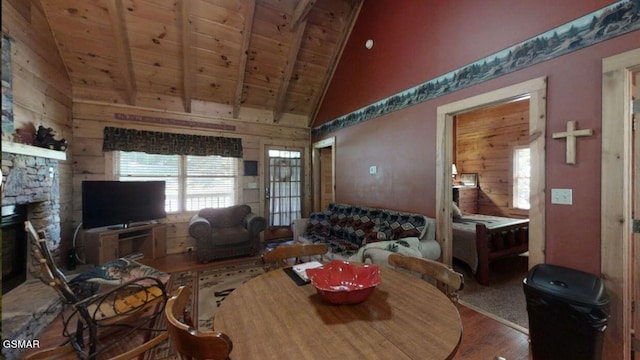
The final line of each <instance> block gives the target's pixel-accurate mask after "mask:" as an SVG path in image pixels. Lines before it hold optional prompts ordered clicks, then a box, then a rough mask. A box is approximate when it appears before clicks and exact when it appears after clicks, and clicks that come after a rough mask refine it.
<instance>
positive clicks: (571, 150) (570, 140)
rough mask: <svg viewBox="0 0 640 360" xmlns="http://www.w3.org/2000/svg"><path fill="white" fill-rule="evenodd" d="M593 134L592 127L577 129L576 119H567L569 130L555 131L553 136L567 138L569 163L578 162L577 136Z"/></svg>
mask: <svg viewBox="0 0 640 360" xmlns="http://www.w3.org/2000/svg"><path fill="white" fill-rule="evenodd" d="M591 135H593V130H592V129H583V130H576V122H575V121H567V131H563V132H559V133H554V134H552V135H551V136H552V137H553V138H554V139H561V138H567V160H566V162H567V164H572V165H573V164H575V163H576V138H577V137H578V136H591Z"/></svg>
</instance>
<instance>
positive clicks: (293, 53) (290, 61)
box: [273, 20, 307, 124]
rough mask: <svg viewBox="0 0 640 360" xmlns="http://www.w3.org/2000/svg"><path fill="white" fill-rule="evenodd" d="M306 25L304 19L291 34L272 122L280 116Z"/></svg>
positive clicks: (276, 121) (276, 120) (277, 120)
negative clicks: (291, 37)
mask: <svg viewBox="0 0 640 360" xmlns="http://www.w3.org/2000/svg"><path fill="white" fill-rule="evenodd" d="M306 27H307V21H306V20H305V21H303V22H302V23H301V24H300V26H298V29H297V30H296V32H295V33H294V34H293V41H292V42H291V46H290V47H289V55H288V56H287V65H286V66H285V68H284V74H283V78H282V83H281V84H280V88H279V89H278V93H277V97H276V103H275V109H274V114H273V122H274V123H276V124H277V123H278V122H279V121H280V118H281V117H282V112H283V108H284V101H285V100H286V98H287V90H289V84H290V83H291V75H293V70H294V68H295V65H296V60H297V59H298V52H299V51H300V43H301V42H302V37H303V36H304V30H305V28H306Z"/></svg>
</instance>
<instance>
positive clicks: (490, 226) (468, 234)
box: [452, 214, 529, 285]
mask: <svg viewBox="0 0 640 360" xmlns="http://www.w3.org/2000/svg"><path fill="white" fill-rule="evenodd" d="M452 233H453V257H455V258H457V259H459V260H462V261H464V262H465V263H467V264H468V265H469V266H470V267H471V270H473V271H474V272H475V274H476V279H477V281H478V283H480V284H482V285H489V264H490V263H491V262H492V261H494V260H497V259H500V258H505V257H509V256H515V255H519V254H522V253H524V252H527V251H528V250H529V219H515V218H506V217H499V216H491V215H481V214H463V215H462V216H461V217H459V218H454V219H453V222H452Z"/></svg>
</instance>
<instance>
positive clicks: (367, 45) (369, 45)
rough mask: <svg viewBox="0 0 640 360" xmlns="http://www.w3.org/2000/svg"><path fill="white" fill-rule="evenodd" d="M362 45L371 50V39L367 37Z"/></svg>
mask: <svg viewBox="0 0 640 360" xmlns="http://www.w3.org/2000/svg"><path fill="white" fill-rule="evenodd" d="M364 47H366V48H367V49H369V50H371V48H372V47H373V40H371V39H369V40H367V41H365V43H364Z"/></svg>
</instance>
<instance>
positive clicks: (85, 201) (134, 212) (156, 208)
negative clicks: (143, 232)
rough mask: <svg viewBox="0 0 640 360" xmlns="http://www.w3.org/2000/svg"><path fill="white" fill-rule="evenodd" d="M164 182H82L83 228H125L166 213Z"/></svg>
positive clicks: (164, 215)
mask: <svg viewBox="0 0 640 360" xmlns="http://www.w3.org/2000/svg"><path fill="white" fill-rule="evenodd" d="M164 203H165V182H164V181H83V182H82V228H84V229H92V228H97V227H104V226H108V227H109V228H113V229H116V228H127V227H129V226H135V225H138V224H141V223H142V224H145V223H148V222H151V221H153V220H157V219H162V218H165V217H166V216H167V213H166V211H165V207H164Z"/></svg>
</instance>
